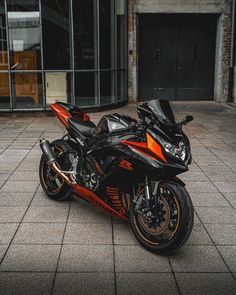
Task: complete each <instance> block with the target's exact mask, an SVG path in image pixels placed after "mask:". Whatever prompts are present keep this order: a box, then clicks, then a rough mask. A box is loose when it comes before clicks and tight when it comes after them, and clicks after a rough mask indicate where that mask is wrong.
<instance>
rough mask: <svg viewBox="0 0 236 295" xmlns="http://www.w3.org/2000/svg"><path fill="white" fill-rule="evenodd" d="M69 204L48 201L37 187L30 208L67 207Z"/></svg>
mask: <svg viewBox="0 0 236 295" xmlns="http://www.w3.org/2000/svg"><path fill="white" fill-rule="evenodd" d="M69 205H70V202H57V201H55V200H52V199H50V198H49V197H48V196H47V195H46V194H45V192H44V191H42V190H41V186H39V188H38V190H37V192H36V194H35V196H34V199H33V201H32V203H31V205H30V206H32V207H68V206H69Z"/></svg>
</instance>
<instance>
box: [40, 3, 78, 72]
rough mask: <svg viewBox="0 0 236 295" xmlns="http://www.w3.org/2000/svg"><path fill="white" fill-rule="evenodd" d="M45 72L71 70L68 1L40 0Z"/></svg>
mask: <svg viewBox="0 0 236 295" xmlns="http://www.w3.org/2000/svg"><path fill="white" fill-rule="evenodd" d="M41 3H42V29H43V48H44V50H43V53H44V68H45V70H69V69H72V61H71V45H70V44H71V23H70V1H69V0H51V1H48V0H42V2H41Z"/></svg>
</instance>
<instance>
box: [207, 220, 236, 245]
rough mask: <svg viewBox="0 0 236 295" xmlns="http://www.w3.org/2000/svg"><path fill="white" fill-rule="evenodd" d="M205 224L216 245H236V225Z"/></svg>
mask: <svg viewBox="0 0 236 295" xmlns="http://www.w3.org/2000/svg"><path fill="white" fill-rule="evenodd" d="M205 226H206V229H207V231H208V233H209V235H210V236H211V238H212V239H213V241H214V243H215V244H216V245H235V246H236V225H232V224H206V225H205Z"/></svg>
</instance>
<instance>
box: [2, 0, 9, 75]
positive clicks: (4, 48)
mask: <svg viewBox="0 0 236 295" xmlns="http://www.w3.org/2000/svg"><path fill="white" fill-rule="evenodd" d="M6 70H8V56H7V29H6V20H5V8H4V4H3V1H1V2H0V71H6Z"/></svg>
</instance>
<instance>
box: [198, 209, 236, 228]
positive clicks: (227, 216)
mask: <svg viewBox="0 0 236 295" xmlns="http://www.w3.org/2000/svg"><path fill="white" fill-rule="evenodd" d="M195 210H196V211H197V214H198V216H199V218H200V219H201V221H202V222H203V223H212V224H215V223H222V224H236V210H235V209H233V208H227V207H225V208H220V207H196V208H195Z"/></svg>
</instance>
